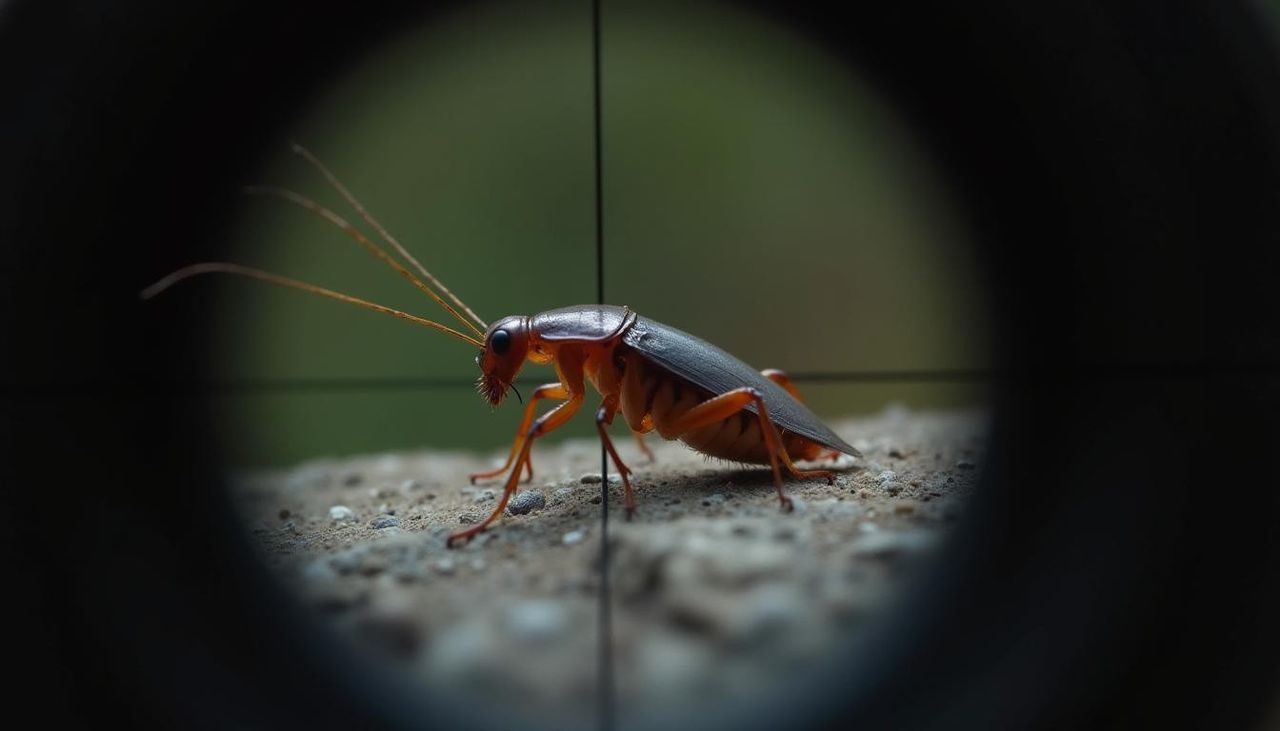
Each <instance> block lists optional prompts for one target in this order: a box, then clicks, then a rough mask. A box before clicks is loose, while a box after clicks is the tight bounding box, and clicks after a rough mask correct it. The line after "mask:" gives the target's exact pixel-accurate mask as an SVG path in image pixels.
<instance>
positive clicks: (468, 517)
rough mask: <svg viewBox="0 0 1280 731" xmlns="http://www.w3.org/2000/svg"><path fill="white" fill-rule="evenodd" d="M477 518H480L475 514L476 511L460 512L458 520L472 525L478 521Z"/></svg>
mask: <svg viewBox="0 0 1280 731" xmlns="http://www.w3.org/2000/svg"><path fill="white" fill-rule="evenodd" d="M477 520H479V518H477V517H476V516H475V514H474V513H459V514H458V522H459V523H461V524H462V525H471V524H472V523H474V522H476V521H477Z"/></svg>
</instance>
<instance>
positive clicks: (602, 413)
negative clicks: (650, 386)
mask: <svg viewBox="0 0 1280 731" xmlns="http://www.w3.org/2000/svg"><path fill="white" fill-rule="evenodd" d="M617 411H618V397H617V396H616V395H613V396H605V398H604V402H603V403H601V404H600V408H599V409H596V431H598V432H600V442H601V443H602V444H604V448H605V449H607V450H609V456H611V457H613V464H614V466H615V467H617V468H618V474H620V475H622V495H623V505H624V506H625V507H626V509H627V519H628V520H630V519H631V516H632V515H634V514H635V512H636V498H635V495H634V494H633V493H632V492H631V477H630V475H631V469H630V468H628V467H627V466H626V465H625V464H623V463H622V458H621V457H619V456H618V450H616V449H614V448H613V440H612V439H610V438H609V431H608V429H607V428H606V427H608V426H609V425H610V424H612V423H613V415H614V414H616V413H617ZM632 433H633V434H637V436H638V435H639V434H638V433H637V432H632ZM643 444H644V442H641V445H642V446H643Z"/></svg>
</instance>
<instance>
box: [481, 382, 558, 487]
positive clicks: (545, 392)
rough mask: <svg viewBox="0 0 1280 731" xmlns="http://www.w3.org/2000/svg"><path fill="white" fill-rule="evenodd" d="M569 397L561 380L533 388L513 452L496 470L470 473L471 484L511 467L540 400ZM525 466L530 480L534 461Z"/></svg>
mask: <svg viewBox="0 0 1280 731" xmlns="http://www.w3.org/2000/svg"><path fill="white" fill-rule="evenodd" d="M567 398H569V391H568V389H566V388H565V387H564V385H563V384H561V383H559V382H557V383H546V384H543V385H541V386H538V387H537V388H535V389H534V390H533V394H532V395H531V396H529V403H528V405H527V406H525V407H524V418H523V419H521V420H520V427H519V428H518V429H516V438H515V439H514V440H512V442H511V453H510V454H508V455H507V461H506V462H503V463H502V466H501V467H499V468H498V469H496V470H490V471H488V472H475V473H472V474H471V475H468V477H469V478H470V480H471V484H472V485H474V484H476V480H488V479H490V478H493V477H497V476H498V475H501V474H503V473H505V472H506V471H507V470H508V469H509V468H510V467H511V461H512V460H514V459H515V457H516V454H518V453H519V452H520V443H521V442H522V441H523V440H524V435H525V432H527V431H529V425H530V424H531V423H533V410H534V407H535V406H536V405H537V403H538V401H539V400H541V399H560V400H564V399H567ZM524 467H525V469H526V470H527V471H528V478H526V480H525V482H528V481H529V480H532V479H533V462H532V461H529V460H526V461H525V463H524Z"/></svg>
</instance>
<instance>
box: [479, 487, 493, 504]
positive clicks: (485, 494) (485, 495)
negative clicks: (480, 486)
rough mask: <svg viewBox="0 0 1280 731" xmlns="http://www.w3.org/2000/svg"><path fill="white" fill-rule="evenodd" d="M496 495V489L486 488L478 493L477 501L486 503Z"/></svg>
mask: <svg viewBox="0 0 1280 731" xmlns="http://www.w3.org/2000/svg"><path fill="white" fill-rule="evenodd" d="M494 497H496V494H495V493H494V491H493V490H490V489H488V488H486V489H484V490H481V491H480V492H478V493H476V496H475V501H476V502H477V503H486V502H489V501H490V500H492V499H493V498H494Z"/></svg>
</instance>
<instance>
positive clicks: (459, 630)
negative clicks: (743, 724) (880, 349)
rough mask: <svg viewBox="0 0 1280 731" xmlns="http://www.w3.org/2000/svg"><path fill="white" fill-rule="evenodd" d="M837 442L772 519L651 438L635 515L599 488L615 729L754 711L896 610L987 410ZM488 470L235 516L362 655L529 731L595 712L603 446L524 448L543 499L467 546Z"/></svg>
mask: <svg viewBox="0 0 1280 731" xmlns="http://www.w3.org/2000/svg"><path fill="white" fill-rule="evenodd" d="M831 426H832V427H833V428H834V429H835V430H836V431H837V432H838V433H839V434H840V435H841V436H843V437H844V438H845V439H847V440H848V441H849V442H850V443H852V444H853V445H854V446H856V447H857V448H858V449H859V450H861V451H862V453H863V455H864V456H863V458H862V459H857V460H855V459H852V458H849V457H845V458H842V460H841V461H840V462H838V463H836V467H837V469H838V470H839V474H838V477H837V479H836V481H835V484H833V485H828V484H826V482H825V481H820V480H819V481H806V482H791V483H789V484H788V490H789V492H790V494H791V495H792V496H793V497H794V498H795V502H796V510H795V511H794V512H793V513H791V514H784V513H782V512H781V511H780V510H779V505H778V500H777V497H776V494H775V492H774V489H773V485H772V481H771V477H770V474H769V472H768V470H767V469H755V468H742V467H736V466H731V465H724V464H720V463H718V462H713V461H708V460H707V459H706V458H704V457H702V456H701V455H698V454H696V453H694V452H692V451H690V450H688V449H687V448H685V447H684V446H683V445H681V444H679V443H674V442H672V443H666V442H662V441H661V440H660V439H653V438H651V439H650V440H649V444H650V446H651V447H652V448H653V451H654V453H655V456H656V459H655V461H654V462H652V463H648V462H646V461H645V459H644V458H643V457H642V456H641V455H640V452H639V450H638V448H637V447H636V446H635V445H634V444H633V443H632V442H631V441H630V440H628V439H620V438H619V439H616V440H615V441H617V443H618V444H619V449H620V451H621V453H622V457H623V460H624V461H625V462H627V463H628V464H629V465H631V466H632V468H633V469H634V470H635V474H634V477H633V479H634V485H635V489H636V496H637V502H638V504H639V510H638V513H637V515H636V516H635V519H634V520H632V521H630V522H624V521H623V520H622V515H621V512H622V511H621V500H622V488H621V484H620V483H617V482H616V476H615V478H614V481H612V482H613V484H611V486H610V506H611V516H610V524H609V539H610V549H611V565H612V566H611V574H610V575H611V577H612V579H611V580H612V582H613V607H614V609H613V629H614V631H613V642H614V645H613V647H614V653H615V657H616V668H617V670H616V673H617V676H616V680H617V682H616V686H617V689H618V711H619V716H620V717H621V718H622V719H624V720H627V719H639V720H644V719H645V718H647V717H649V718H654V719H656V718H659V717H660V716H661V717H667V716H669V715H670V714H675V715H677V716H678V715H680V714H681V713H683V712H685V711H688V712H697V711H698V709H699V708H705V707H708V706H714V705H716V704H721V703H725V702H732V701H733V700H734V699H736V698H749V697H753V696H758V695H759V694H760V693H761V692H763V691H765V690H766V689H768V688H769V687H771V686H770V684H771V681H773V680H776V679H777V678H778V677H779V676H780V675H785V674H786V673H787V672H788V668H794V667H796V665H797V664H802V663H806V662H810V661H812V660H813V659H815V658H817V657H820V656H821V653H822V652H823V651H824V648H827V647H830V646H831V645H832V640H833V638H835V637H840V636H845V635H848V634H850V633H854V632H856V630H857V628H858V627H859V626H860V625H861V624H863V622H864V621H865V620H866V619H867V618H868V617H869V616H871V615H872V614H873V613H874V612H877V611H881V610H882V609H884V608H885V607H886V604H887V603H888V602H889V601H890V600H891V599H892V597H893V595H894V592H895V589H896V588H898V587H899V586H901V585H902V582H903V581H904V580H905V579H906V577H908V576H909V575H910V573H911V572H910V568H911V567H912V566H914V565H916V564H917V563H918V559H919V558H920V557H923V556H927V555H929V554H930V552H931V551H933V550H934V549H935V547H936V546H937V545H938V544H939V542H940V540H939V539H940V538H941V537H942V536H943V535H944V533H945V531H946V530H947V528H948V526H949V525H951V524H952V523H954V521H955V520H956V519H957V518H959V517H960V516H961V514H962V513H963V505H964V501H965V497H966V496H967V495H968V494H969V492H970V491H971V489H972V487H973V485H974V483H975V479H976V477H977V473H978V465H979V463H980V461H981V458H982V454H983V444H984V442H983V439H984V435H985V420H984V416H983V414H981V413H979V412H926V413H911V412H908V411H906V410H905V409H902V408H893V407H891V408H889V409H886V411H885V412H883V413H882V414H879V415H877V416H874V417H870V418H859V419H847V420H840V421H835V422H832V423H831ZM505 456H506V451H505V449H503V450H502V451H501V452H499V451H498V450H495V451H494V452H492V453H490V454H488V455H478V454H469V453H458V452H440V451H429V450H422V451H414V452H405V453H388V454H376V455H368V456H361V457H352V458H345V459H322V460H315V461H311V462H307V463H304V464H301V465H298V466H297V467H296V468H293V469H290V470H286V471H280V472H271V473H254V474H249V475H245V476H243V477H242V479H241V480H240V484H239V485H238V490H239V494H240V497H241V503H242V505H243V508H244V511H245V515H246V517H247V518H248V520H249V521H250V522H251V525H252V526H253V530H254V532H255V534H256V535H257V537H258V538H259V540H260V545H261V548H262V552H263V555H264V557H265V560H266V561H267V562H268V563H269V564H270V565H272V566H273V567H275V568H277V569H278V570H279V572H280V574H281V576H282V578H283V579H284V580H285V581H287V582H289V583H290V584H291V585H293V586H295V587H296V588H297V590H298V591H299V592H301V594H302V595H303V596H304V597H305V599H306V601H307V602H308V603H309V604H311V605H313V606H315V607H316V609H317V611H319V612H322V613H323V614H324V616H326V617H327V618H329V619H330V620H331V621H332V624H333V626H334V627H335V628H336V629H337V630H338V631H339V632H340V633H341V634H342V635H344V636H346V637H349V638H351V640H352V641H353V642H355V643H357V644H358V645H359V646H361V647H364V648H368V649H369V651H371V652H373V653H376V654H377V655H378V656H380V657H384V658H386V659H387V661H388V662H392V663H395V664H397V665H399V666H401V667H403V668H404V670H405V671H406V672H408V673H410V674H412V675H413V676H416V677H419V678H421V680H422V682H423V683H425V684H427V686H428V687H430V688H433V689H436V690H439V691H443V692H445V693H446V694H448V695H449V696H451V697H453V698H455V699H464V700H465V699H468V698H474V699H475V702H477V703H484V704H487V705H490V706H492V705H493V704H494V703H499V704H501V705H503V706H504V707H509V708H510V710H512V711H513V712H516V713H519V714H521V716H522V717H525V718H537V719H542V720H546V721H549V722H552V723H555V724H572V725H577V724H587V723H589V721H590V719H591V718H592V714H593V713H594V703H595V701H594V694H595V688H596V667H597V665H596V658H597V646H596V643H597V635H596V617H597V611H598V605H597V594H596V591H597V588H598V586H599V571H598V566H599V556H600V545H599V540H600V537H599V532H600V531H599V525H600V505H599V503H600V472H599V470H600V447H599V444H598V442H596V441H594V440H575V441H570V442H566V443H563V444H561V445H556V446H543V447H540V448H538V447H535V449H534V453H533V456H534V468H535V475H534V480H533V481H532V482H531V483H529V484H527V485H522V486H521V490H523V491H525V493H524V494H521V495H518V496H517V498H516V500H515V501H514V502H515V504H517V505H520V506H524V507H525V508H527V509H528V512H525V513H523V514H516V515H506V516H504V517H503V519H502V520H501V521H499V522H498V524H497V525H496V526H495V527H494V528H492V529H491V530H490V531H488V532H486V533H484V534H482V535H481V536H480V537H479V538H478V539H476V540H474V541H472V542H471V543H470V544H468V545H466V546H465V547H462V548H459V549H447V548H446V547H445V538H446V536H447V535H448V534H449V533H450V532H452V531H454V530H456V529H458V528H459V527H461V526H464V525H467V524H470V523H473V522H475V521H478V520H481V519H483V518H484V517H485V516H487V515H488V514H489V512H490V511H491V510H493V508H494V507H495V506H496V504H497V503H496V502H495V501H496V499H497V497H498V496H497V495H496V494H495V493H496V491H497V490H498V489H500V485H499V484H496V482H491V483H488V484H483V483H482V484H479V485H476V486H471V485H469V484H468V480H467V474H468V473H469V472H473V471H477V470H481V469H489V468H492V467H495V466H498V465H500V464H501V462H502V460H503V458H505Z"/></svg>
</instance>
